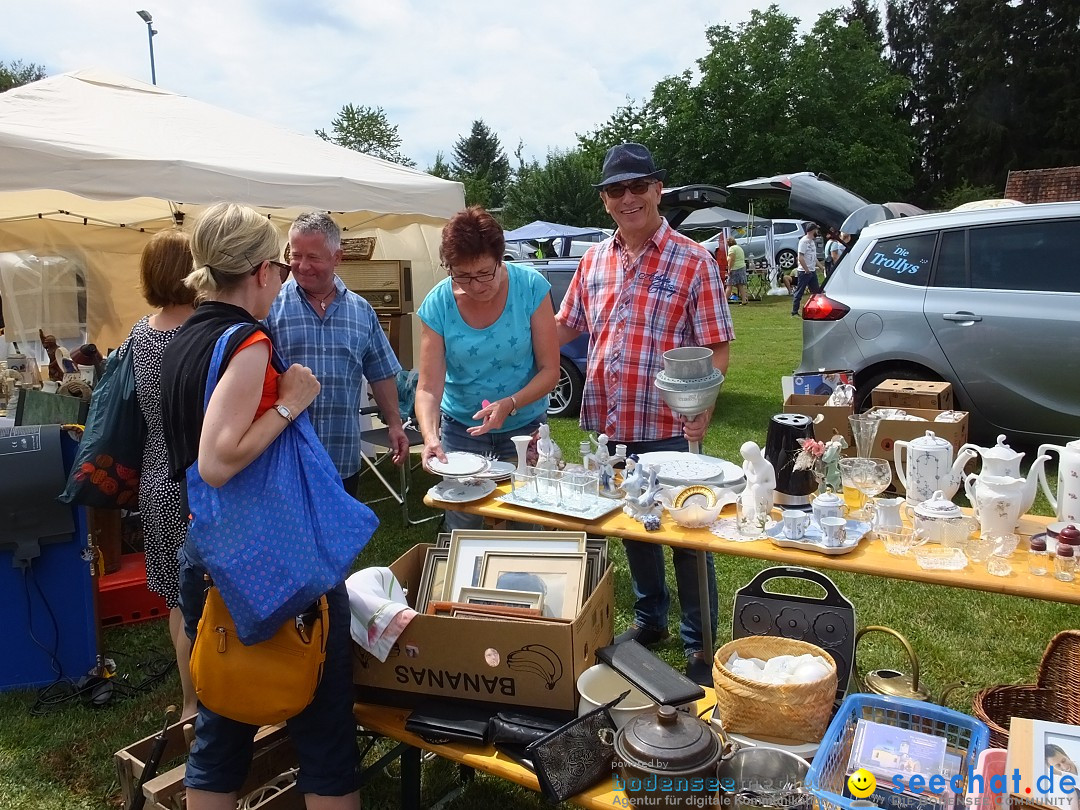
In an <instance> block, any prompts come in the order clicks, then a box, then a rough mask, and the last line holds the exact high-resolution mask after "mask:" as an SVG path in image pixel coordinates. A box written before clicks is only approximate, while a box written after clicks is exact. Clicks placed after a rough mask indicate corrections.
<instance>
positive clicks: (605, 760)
mask: <svg viewBox="0 0 1080 810" xmlns="http://www.w3.org/2000/svg"><path fill="white" fill-rule="evenodd" d="M629 694H630V692H629V691H627V692H623V693H622V694H621V695H620V696H619V697H617V698H615V700H613V701H611V702H610V703H608V704H607V705H605V706H601V707H600V708H599V709H594V710H593V711H591V712H589V713H588V714H586V715H582V716H581V717H578V718H576V719H574V720H571V721H570V722H569V723H567V724H566V725H564V726H562V727H561V728H558V729H556V730H555V731H553V732H551V733H550V734H548V735H547V736H546V737H543V738H542V739H539V740H537V741H536V742H534V743H532V744H531V745H530V746H529V747H528V748H526V749H525V754H526V756H527V757H528V758H529V759H530V760H531V761H532V763H533V767H534V769H535V770H536V778H537V781H539V782H540V792H541V793H543V794H544V798H546V799H547V800H548V801H552V802H564V801H566V800H567V799H569V798H570V797H571V796H576V795H577V794H579V793H581V791H583V790H588V789H589V788H591V787H592V786H593V785H595V784H597V783H599V782H600V781H602V780H603V779H604V778H605V777H606V778H608V779H610V778H611V763H612V761H613V760H614V759H615V721H614V720H612V719H611V712H609V711H608V709H610V708H611V707H612V706H614V705H615V704H617V703H618V702H619V701H620V700H622V699H623V698H624V697H626V696H627V695H629Z"/></svg>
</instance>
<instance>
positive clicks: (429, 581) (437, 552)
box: [413, 548, 450, 613]
mask: <svg viewBox="0 0 1080 810" xmlns="http://www.w3.org/2000/svg"><path fill="white" fill-rule="evenodd" d="M449 555H450V550H449V549H446V548H429V549H428V550H427V556H426V557H424V567H423V569H422V571H421V573H420V586H419V587H418V588H417V591H416V600H415V604H414V605H413V607H414V609H415V610H416V612H417V613H423V612H425V611H426V610H427V605H428V602H429V601H431V600H433V599H442V593H443V590H444V589H445V588H446V570H447V561H448V559H449Z"/></svg>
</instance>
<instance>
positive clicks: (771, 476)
mask: <svg viewBox="0 0 1080 810" xmlns="http://www.w3.org/2000/svg"><path fill="white" fill-rule="evenodd" d="M739 454H740V455H741V456H742V457H743V465H742V471H743V475H744V476H745V477H746V489H744V490H743V492H742V493H741V494H740V496H739V498H740V502H741V505H742V512H743V514H744V515H745V517H746V519H747V521H748V522H751V523H757V522H758V521H759V520H760V519H767V518H768V516H769V512H770V510H771V509H772V505H773V493H774V490H775V489H776V471H775V470H773V465H772V463H771V462H770V461H769V460H768V459H767V458H765V456H764V455H762V453H761V448H760V447H759V446H758V445H757V443H756V442H744V443H743V445H742V447H740V448H739Z"/></svg>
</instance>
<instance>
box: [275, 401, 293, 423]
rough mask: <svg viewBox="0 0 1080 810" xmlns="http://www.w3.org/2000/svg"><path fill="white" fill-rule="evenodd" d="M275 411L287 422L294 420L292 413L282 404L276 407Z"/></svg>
mask: <svg viewBox="0 0 1080 810" xmlns="http://www.w3.org/2000/svg"><path fill="white" fill-rule="evenodd" d="M274 410H275V411H277V412H278V413H280V414H281V415H282V416H284V417H285V419H286V421H288V422H291V421H292V420H293V415H292V411H290V410H289V409H288V408H286V407H285V406H284V405H282V404H281V403H280V402H279V403H278V404H277V405H275V406H274Z"/></svg>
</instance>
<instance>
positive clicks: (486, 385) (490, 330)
mask: <svg viewBox="0 0 1080 810" xmlns="http://www.w3.org/2000/svg"><path fill="white" fill-rule="evenodd" d="M504 247H505V243H504V241H503V230H502V227H501V226H500V225H499V223H498V222H496V221H495V218H494V217H492V216H491V214H489V213H488V212H487V211H485V210H484V209H483V208H480V207H479V206H473V207H471V208H467V209H465V210H464V211H459V212H458V213H457V214H455V215H454V216H453V217H451V218H450V221H449V222H448V223H447V224H446V227H445V228H443V232H442V244H441V245H440V246H439V257H440V259H441V260H442V263H443V267H444V268H445V269H446V272H447V274H448V278H445V279H443V280H442V281H440V282H439V283H438V284H436V285H435V286H434V287H433V288H432V290H431V292H430V293H428V295H427V297H426V298H425V299H424V302H423V303H422V304H421V305H420V308H419V309H418V310H417V313H416V314H417V315H418V316H419V317H420V321H421V327H420V381H419V383H418V385H417V388H416V418H417V421H418V422H419V423H420V432H421V433H422V434H423V436H424V450H423V453H422V459H423V463H424V467H425V468H426V469H430V467H429V466H428V465H429V464H430V462H431V461H432V459H438V460H439V461H441V462H443V463H445V462H446V453H447V452H448V451H451V450H459V451H466V452H472V453H479V454H481V455H493V456H495V457H497V458H499V459H501V460H503V461H509V460H512V459H516V458H517V451H516V449H515V447H514V443H513V442H512V441H510V437H511V436H520V435H522V434H532V433H533V432H534V431H536V430H537V428H538V427H539V426H540V423H541V422H546V421H547V402H548V397H547V395H548V393H549V392H550V391H551V390H552V389H553V388H554V387H555V385H556V384H557V383H558V381H559V344H558V342H557V340H556V337H555V318H554V310H553V309H552V307H551V296H550V290H551V285H550V284H549V283H548V281H547V279H546V278H544V277H543V276H542V275H540V274H539V273H538V272H536V271H535V270H533V269H532V268H531V267H525V266H522V265H516V264H513V263H509V262H504V261H503V260H502V257H503V250H504ZM482 525H483V518H482V517H481V516H480V515H469V514H466V513H464V512H455V511H448V512H447V513H446V527H447V528H448V529H451V530H453V529H465V528H480V527H481V526H482Z"/></svg>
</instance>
